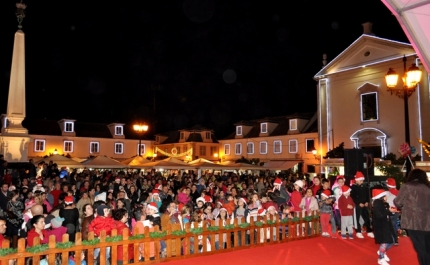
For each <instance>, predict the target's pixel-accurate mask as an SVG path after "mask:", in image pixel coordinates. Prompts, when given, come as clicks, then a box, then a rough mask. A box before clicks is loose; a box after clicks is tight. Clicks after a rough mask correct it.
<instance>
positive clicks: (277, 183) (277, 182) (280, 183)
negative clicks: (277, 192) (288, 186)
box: [273, 178, 282, 186]
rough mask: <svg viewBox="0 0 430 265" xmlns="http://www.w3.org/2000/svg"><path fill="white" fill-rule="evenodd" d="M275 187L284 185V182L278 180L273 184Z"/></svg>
mask: <svg viewBox="0 0 430 265" xmlns="http://www.w3.org/2000/svg"><path fill="white" fill-rule="evenodd" d="M273 185H279V186H281V185H282V180H281V179H280V178H276V179H275V181H274V182H273Z"/></svg>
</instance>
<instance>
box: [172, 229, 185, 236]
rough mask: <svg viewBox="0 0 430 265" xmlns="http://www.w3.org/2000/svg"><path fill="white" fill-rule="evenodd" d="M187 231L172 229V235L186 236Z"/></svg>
mask: <svg viewBox="0 0 430 265" xmlns="http://www.w3.org/2000/svg"><path fill="white" fill-rule="evenodd" d="M186 233H187V232H185V231H182V230H175V231H172V235H174V236H185V234H186Z"/></svg>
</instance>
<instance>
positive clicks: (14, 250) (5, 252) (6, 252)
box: [0, 248, 18, 257]
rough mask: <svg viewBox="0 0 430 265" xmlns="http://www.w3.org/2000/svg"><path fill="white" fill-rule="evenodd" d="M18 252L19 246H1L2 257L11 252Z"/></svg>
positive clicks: (0, 253)
mask: <svg viewBox="0 0 430 265" xmlns="http://www.w3.org/2000/svg"><path fill="white" fill-rule="evenodd" d="M16 252H18V249H17V248H1V249H0V257H3V256H6V255H9V254H13V253H16Z"/></svg>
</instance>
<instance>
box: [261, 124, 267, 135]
mask: <svg viewBox="0 0 430 265" xmlns="http://www.w3.org/2000/svg"><path fill="white" fill-rule="evenodd" d="M260 131H261V133H267V123H266V122H265V123H262V124H260Z"/></svg>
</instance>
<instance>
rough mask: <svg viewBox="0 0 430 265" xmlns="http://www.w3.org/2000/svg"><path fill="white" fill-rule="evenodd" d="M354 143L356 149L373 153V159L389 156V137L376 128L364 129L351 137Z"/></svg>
mask: <svg viewBox="0 0 430 265" xmlns="http://www.w3.org/2000/svg"><path fill="white" fill-rule="evenodd" d="M350 139H351V141H353V142H354V148H357V149H366V150H369V151H371V152H372V153H373V157H379V158H382V157H385V156H386V155H387V141H386V140H387V135H386V134H385V133H384V132H382V131H381V130H379V129H376V128H363V129H360V130H358V131H356V132H355V133H353V134H352V135H351V137H350Z"/></svg>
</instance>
